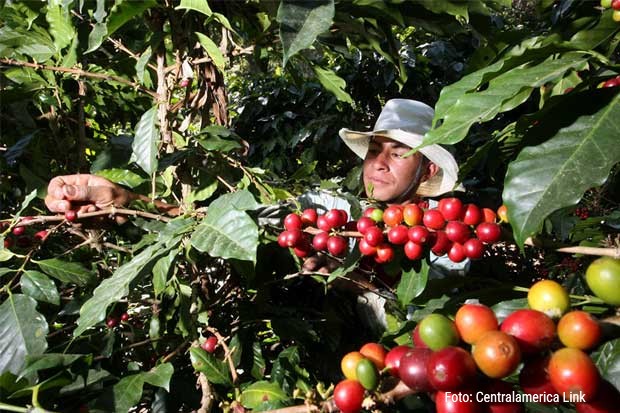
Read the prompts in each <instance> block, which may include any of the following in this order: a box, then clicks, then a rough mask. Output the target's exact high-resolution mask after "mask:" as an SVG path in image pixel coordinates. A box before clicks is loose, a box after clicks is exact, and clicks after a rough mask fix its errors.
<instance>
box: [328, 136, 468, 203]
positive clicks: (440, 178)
mask: <svg viewBox="0 0 620 413" xmlns="http://www.w3.org/2000/svg"><path fill="white" fill-rule="evenodd" d="M338 135H340V138H341V139H342V140H343V141H344V143H345V144H346V145H347V146H348V147H349V149H351V150H352V151H353V153H355V154H356V155H357V156H359V157H360V158H362V159H365V158H366V155H367V154H368V146H369V144H370V138H371V137H373V136H384V137H386V138H390V139H393V140H395V141H397V142H400V143H404V144H405V145H407V146H409V147H410V148H416V147H418V146H420V145H421V144H422V141H423V138H424V136H423V135H418V134H415V133H411V132H407V131H403V130H400V129H390V130H376V131H370V132H360V131H354V130H350V129H346V128H343V129H341V130H340V131H339V132H338ZM418 151H419V152H420V153H422V154H423V155H424V156H425V157H426V158H428V159H429V160H430V161H431V162H433V163H434V164H435V165H437V166H438V167H439V171H438V173H437V174H435V175H434V176H432V177H431V178H429V179H428V180H426V181H424V182H422V183H421V184H420V185H419V187H418V190H417V191H416V194H418V195H420V196H428V197H432V196H438V195H441V194H445V193H447V192H451V191H454V190H455V189H458V188H455V186H456V183H457V182H458V170H459V168H458V164H457V163H456V160H455V159H454V157H453V156H452V154H451V153H450V152H448V151H447V150H446V149H444V148H442V147H441V146H439V145H436V144H434V145H428V146H424V147H422V148H420V149H418Z"/></svg>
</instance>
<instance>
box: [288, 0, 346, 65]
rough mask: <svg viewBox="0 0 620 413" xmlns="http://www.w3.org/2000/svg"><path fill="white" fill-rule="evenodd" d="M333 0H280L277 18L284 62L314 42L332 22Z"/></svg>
mask: <svg viewBox="0 0 620 413" xmlns="http://www.w3.org/2000/svg"><path fill="white" fill-rule="evenodd" d="M334 13H335V7H334V0H282V2H280V8H279V9H278V16H277V20H278V22H279V23H280V38H281V39H282V47H283V48H284V66H286V62H287V61H288V60H289V59H290V58H291V56H293V55H295V54H296V53H297V52H299V51H300V50H303V49H307V48H308V47H310V46H311V45H312V43H314V40H315V39H316V37H317V36H318V35H320V34H321V33H323V32H326V31H327V30H328V29H329V27H330V26H331V24H332V19H333V18H334Z"/></svg>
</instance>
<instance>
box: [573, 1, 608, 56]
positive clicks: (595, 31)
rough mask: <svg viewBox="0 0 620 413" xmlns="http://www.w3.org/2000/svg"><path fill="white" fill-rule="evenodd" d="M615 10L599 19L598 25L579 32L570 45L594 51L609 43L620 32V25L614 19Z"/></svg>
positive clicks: (606, 12) (606, 11) (604, 13)
mask: <svg viewBox="0 0 620 413" xmlns="http://www.w3.org/2000/svg"><path fill="white" fill-rule="evenodd" d="M613 12H614V10H613V9H611V8H610V9H608V10H605V11H604V12H603V14H602V15H601V16H600V19H598V23H597V24H596V25H595V26H593V27H591V28H589V29H587V30H579V31H578V32H577V33H575V34H574V35H573V37H571V38H570V40H569V41H568V43H569V44H570V45H571V46H572V47H575V48H576V49H581V50H593V49H595V48H596V47H597V46H599V45H600V44H603V43H605V42H607V41H608V40H609V39H610V38H611V37H612V36H613V35H614V34H616V33H617V32H618V30H620V28H619V27H618V23H617V22H616V21H615V20H614V19H613V18H612V14H613Z"/></svg>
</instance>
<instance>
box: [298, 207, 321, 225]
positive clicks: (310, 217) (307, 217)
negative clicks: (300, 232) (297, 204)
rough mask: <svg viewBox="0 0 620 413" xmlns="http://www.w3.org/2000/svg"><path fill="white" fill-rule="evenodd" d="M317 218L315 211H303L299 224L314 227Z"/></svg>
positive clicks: (309, 209)
mask: <svg viewBox="0 0 620 413" xmlns="http://www.w3.org/2000/svg"><path fill="white" fill-rule="evenodd" d="M318 216H319V215H318V214H317V212H316V209H314V208H307V209H304V210H303V212H302V213H301V223H302V224H304V225H314V224H316V219H317V218H318Z"/></svg>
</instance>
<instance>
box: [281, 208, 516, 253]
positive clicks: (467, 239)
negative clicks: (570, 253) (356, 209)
mask: <svg viewBox="0 0 620 413" xmlns="http://www.w3.org/2000/svg"><path fill="white" fill-rule="evenodd" d="M500 210H501V211H502V212H503V215H504V216H505V207H504V206H502V207H500ZM500 210H498V212H499V211H500ZM497 218H498V214H496V212H495V211H493V210H492V209H489V208H480V207H478V206H477V205H475V204H471V203H470V204H463V202H462V201H461V200H460V199H458V198H444V199H441V200H440V201H439V203H438V206H437V208H432V209H425V208H424V207H423V206H421V205H420V204H407V205H391V206H388V207H387V208H386V209H385V210H383V209H380V208H367V209H366V210H365V211H364V212H363V215H362V217H361V218H359V219H358V220H357V221H348V216H347V213H346V212H345V211H343V210H339V209H332V210H329V211H328V212H327V213H326V214H324V215H318V214H317V212H316V210H314V209H306V210H304V211H303V212H302V213H301V214H295V213H292V214H289V215H287V216H286V217H285V219H284V228H285V231H284V232H282V233H280V235H279V237H278V244H279V245H280V246H282V247H285V248H293V251H294V253H295V255H297V256H298V257H301V258H303V257H306V256H308V255H309V254H311V253H312V251H313V250H315V251H327V252H329V253H330V254H332V255H334V256H336V257H342V256H344V255H346V253H347V251H348V249H347V246H348V242H347V237H356V238H359V242H358V248H359V250H360V252H361V254H362V255H364V256H368V257H372V258H374V260H375V261H376V262H377V263H379V264H384V263H387V262H390V261H392V260H393V259H394V257H395V256H396V254H395V249H396V248H402V250H403V253H404V256H406V257H407V258H408V259H409V260H419V259H421V258H422V257H423V256H425V254H426V253H427V252H428V251H429V250H430V251H432V252H433V253H434V254H435V255H437V256H442V255H446V254H447V256H448V258H449V259H450V260H452V261H453V262H461V261H463V260H465V259H466V258H469V259H474V260H475V259H480V258H482V256H483V254H484V250H485V244H492V243H495V242H497V241H499V240H500V237H501V227H500V225H499V224H498V223H497V222H496V221H497ZM500 220H501V221H505V219H504V218H501V217H500ZM315 226H316V228H315ZM311 234H312V235H313V237H312V238H310V235H311Z"/></svg>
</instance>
